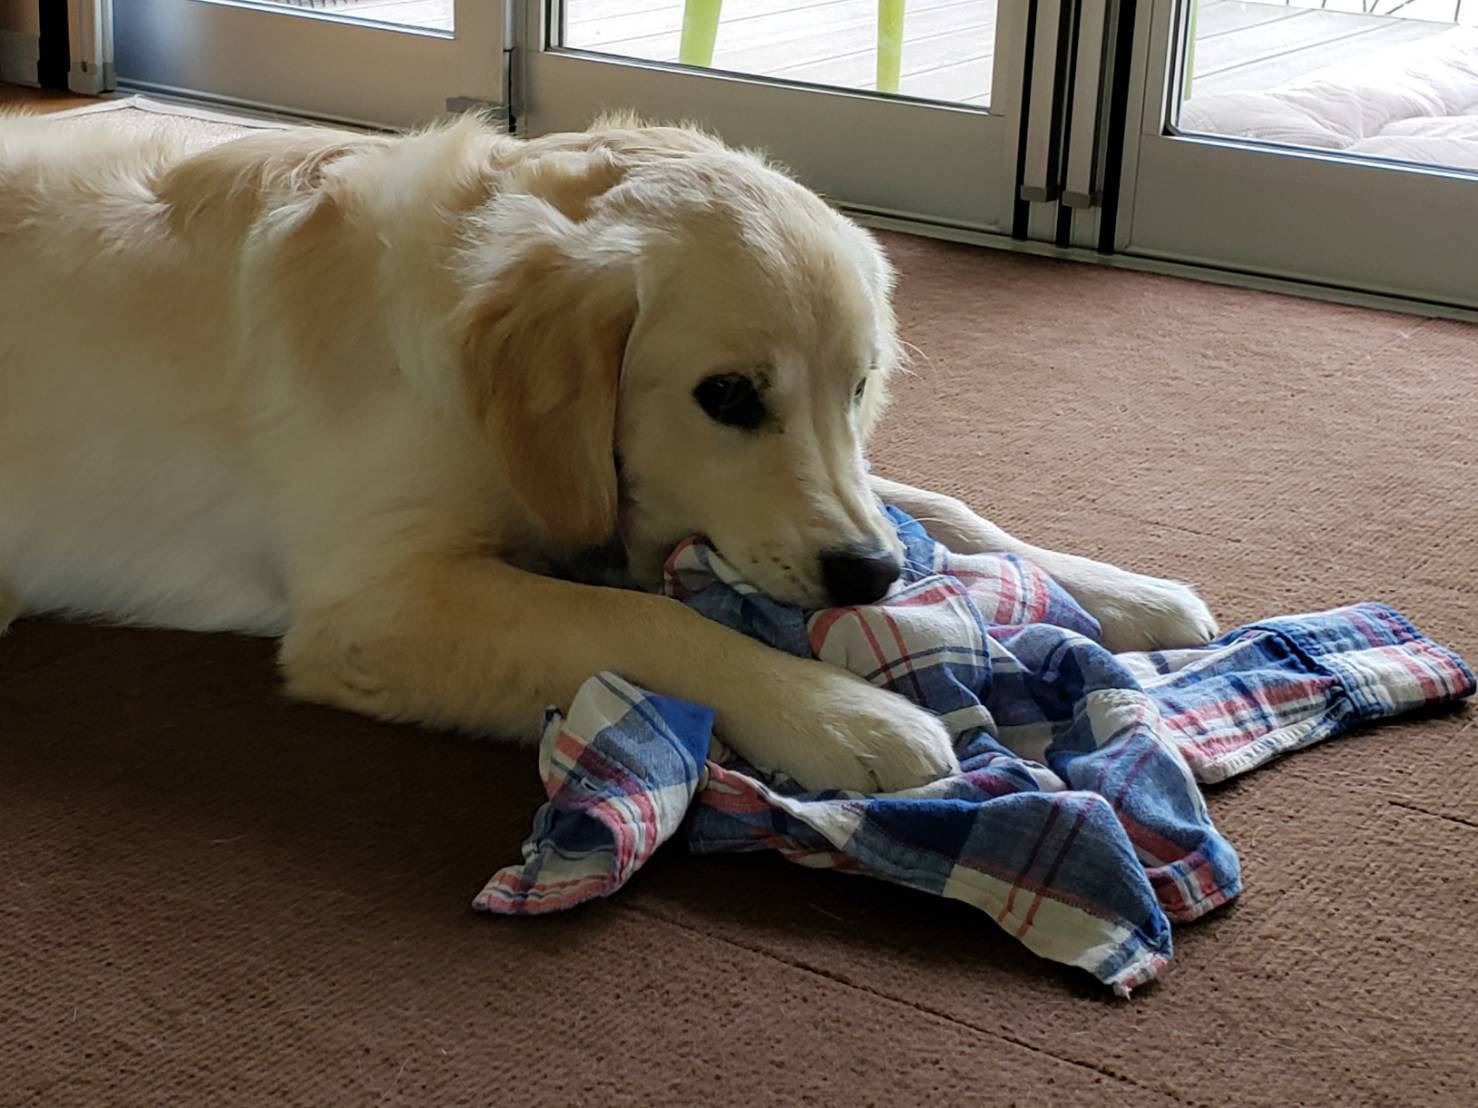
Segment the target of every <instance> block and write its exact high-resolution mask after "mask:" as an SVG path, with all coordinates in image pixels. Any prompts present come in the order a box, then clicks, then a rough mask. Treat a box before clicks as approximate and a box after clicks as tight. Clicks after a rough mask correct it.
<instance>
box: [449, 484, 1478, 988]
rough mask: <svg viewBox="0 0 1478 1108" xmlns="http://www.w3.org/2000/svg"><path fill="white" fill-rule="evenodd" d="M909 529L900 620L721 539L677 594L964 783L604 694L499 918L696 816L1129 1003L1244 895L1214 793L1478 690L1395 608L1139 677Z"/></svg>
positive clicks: (573, 900)
mask: <svg viewBox="0 0 1478 1108" xmlns="http://www.w3.org/2000/svg"><path fill="white" fill-rule="evenodd" d="M888 510H889V512H890V514H891V515H892V517H893V520H894V522H895V524H896V526H897V527H898V531H899V534H900V536H901V537H902V538H903V540H904V545H905V550H906V553H907V558H906V570H905V573H904V577H903V580H902V582H901V584H900V587H897V588H895V590H894V591H893V592H892V593H891V594H890V595H889V596H888V597H887V598H886V599H885V600H883V601H882V602H881V603H879V604H877V605H872V606H867V607H858V608H838V609H828V610H823V611H818V612H812V613H805V612H802V611H800V610H798V609H795V608H789V607H786V606H784V605H780V604H777V603H776V602H774V601H772V600H770V599H769V598H768V597H766V596H764V595H763V594H761V593H759V592H758V591H757V590H755V589H754V588H753V587H751V586H750V585H748V584H747V583H746V582H744V581H743V580H742V579H741V578H740V577H739V576H738V574H737V573H736V572H735V571H734V570H733V568H732V567H730V566H729V565H727V564H726V563H725V562H724V561H723V560H722V559H720V558H719V557H718V555H717V554H716V553H715V552H714V551H713V550H712V549H711V548H709V547H707V546H705V545H704V544H702V543H701V542H698V541H696V540H689V541H687V542H685V543H683V544H682V545H681V546H679V547H678V549H677V550H676V551H675V552H674V553H673V555H672V557H671V558H670V559H669V561H668V566H667V583H666V588H667V591H668V592H669V593H670V594H671V595H673V596H676V597H679V598H681V599H682V600H684V601H685V602H686V603H688V604H690V605H692V606H693V607H695V608H697V609H698V610H700V611H702V612H704V613H705V614H707V615H708V616H710V617H711V618H714V619H717V620H719V621H721V622H723V623H725V624H727V625H728V626H730V627H735V628H738V629H740V630H742V631H744V632H746V633H748V634H750V635H753V636H755V637H756V638H759V639H761V640H763V641H765V642H767V643H770V644H771V645H773V646H775V647H777V648H779V649H782V650H788V651H790V652H791V653H794V654H799V655H803V656H812V655H814V656H815V657H818V658H822V659H825V660H826V661H830V662H833V663H836V664H838V665H842V666H845V667H847V668H848V669H850V670H852V671H853V672H855V673H858V674H861V675H863V676H865V677H866V678H867V679H868V680H870V681H872V682H873V683H875V684H878V685H882V686H884V687H886V688H889V689H891V690H893V691H895V692H897V693H900V694H901V695H903V696H906V697H908V698H909V699H910V700H913V701H914V702H916V703H918V704H920V705H922V706H924V707H926V708H928V709H929V710H931V711H933V712H935V713H936V714H938V715H939V716H940V718H941V719H942V720H943V721H944V722H945V723H946V725H947V726H948V727H949V728H950V729H951V731H952V732H953V734H954V737H955V744H956V750H957V751H958V752H959V755H960V762H961V772H960V774H959V775H958V776H953V777H949V778H945V779H943V780H940V781H936V782H933V783H932V784H929V785H926V786H924V787H921V788H917V789H912V790H909V791H907V792H901V793H892V794H887V795H879V796H864V795H859V794H854V793H844V792H837V791H831V792H824V793H806V792H804V791H802V790H801V789H800V788H799V787H798V786H796V785H795V784H794V783H793V782H791V781H789V780H788V779H786V778H784V777H783V776H780V775H775V774H763V773H760V772H759V771H757V770H755V769H754V768H753V767H751V766H748V765H746V764H744V763H743V762H742V761H740V760H739V759H737V758H736V757H735V756H734V755H733V754H732V753H730V752H728V751H726V750H725V749H724V748H723V747H722V744H721V743H719V742H718V741H717V740H716V739H714V738H713V737H712V735H711V730H712V725H713V715H712V713H711V712H710V711H709V710H708V709H706V708H701V707H697V706H694V705H691V704H685V703H683V702H681V701H676V700H672V699H670V698H667V697H662V696H657V695H655V694H653V693H649V692H646V691H644V690H642V689H639V688H637V687H636V686H634V685H631V684H629V683H628V682H626V681H624V680H622V679H621V678H620V677H619V676H617V675H615V674H611V673H602V674H598V675H596V676H594V677H592V678H590V679H589V681H587V682H586V684H585V685H584V686H583V687H582V688H581V690H580V692H579V694H578V695H577V696H576V697H575V700H574V702H573V704H572V705H571V707H570V710H569V713H568V715H562V714H560V713H558V712H553V711H551V712H550V713H548V715H547V720H546V727H545V730H544V737H543V742H542V744H541V749H540V773H541V775H542V777H543V779H544V782H545V786H546V789H547V791H548V794H549V802H548V803H547V804H545V805H544V806H543V807H542V808H541V809H540V811H539V813H538V815H537V817H536V818H535V823H534V829H533V833H532V835H531V836H530V838H529V840H528V841H527V842H526V843H525V845H524V862H523V864H522V865H517V866H510V867H508V868H506V869H504V870H501V871H499V872H498V873H497V874H496V875H494V877H493V878H492V880H491V881H489V882H488V885H487V887H486V888H484V889H483V891H482V892H481V893H480V894H479V895H478V897H477V899H476V901H475V902H474V903H475V907H477V908H479V909H483V910H487V911H491V912H498V913H503V914H510V915H518V914H536V913H542V912H551V911H557V910H560V909H563V908H568V907H570V906H572V905H575V904H579V903H581V902H583V901H586V900H589V899H591V898H593V897H597V896H607V895H610V894H611V893H613V892H615V891H616V890H617V889H619V888H620V887H621V886H622V885H623V884H624V883H625V882H626V881H627V880H628V879H629V878H630V877H631V876H632V874H634V873H635V872H636V870H637V869H638V868H640V866H641V865H642V863H643V862H645V861H646V859H647V858H648V857H650V856H651V854H652V852H653V851H654V850H656V848H657V847H658V846H659V845H660V844H661V843H662V842H663V841H665V840H666V839H667V838H669V837H670V836H671V835H673V834H674V833H675V832H676V831H677V830H678V829H679V827H680V826H682V825H683V824H684V821H685V820H686V828H687V835H686V837H687V843H688V846H689V848H690V849H691V850H692V851H693V852H695V853H700V854H703V853H712V852H716V851H737V850H778V851H779V852H780V853H781V854H782V855H784V856H785V857H787V858H789V859H790V860H792V861H794V862H799V863H800V864H802V865H807V866H814V867H817V868H824V869H833V870H839V871H842V872H848V873H859V874H867V875H870V876H873V877H878V878H882V879H883V880H885V881H891V882H894V883H896V884H899V885H905V886H908V887H909V888H913V889H918V890H921V891H924V892H928V893H933V894H935V895H939V896H946V897H951V898H953V899H956V900H962V901H964V902H966V903H968V904H973V905H975V906H976V907H977V908H980V909H981V910H983V911H984V912H986V913H988V914H989V915H990V916H991V918H992V919H994V920H995V921H996V922H997V923H998V924H999V925H1000V926H1002V927H1004V928H1005V929H1006V930H1007V931H1009V932H1010V933H1011V934H1012V935H1014V936H1016V938H1017V939H1019V940H1020V941H1021V942H1022V943H1024V944H1025V945H1026V946H1027V947H1029V948H1030V949H1031V950H1033V951H1035V952H1036V953H1037V954H1039V955H1041V956H1043V957H1046V958H1051V959H1054V960H1056V961H1059V962H1065V963H1068V964H1071V965H1075V966H1080V967H1082V968H1083V969H1086V970H1087V971H1088V972H1090V973H1092V974H1093V975H1094V976H1096V977H1097V978H1098V979H1099V980H1101V981H1103V982H1104V983H1106V984H1108V985H1110V986H1111V987H1112V988H1113V989H1114V990H1115V991H1116V992H1118V993H1119V994H1120V995H1124V996H1127V995H1128V994H1129V991H1130V990H1131V989H1133V988H1134V987H1135V986H1137V985H1140V984H1142V983H1144V982H1147V981H1150V980H1152V979H1154V978H1155V977H1157V976H1159V975H1160V973H1161V972H1162V971H1163V969H1164V968H1165V966H1166V965H1167V963H1168V961H1169V959H1170V956H1171V937H1170V925H1171V923H1172V922H1175V923H1184V922H1188V921H1190V920H1194V919H1197V918H1199V917H1200V916H1202V915H1205V914H1206V913H1207V912H1209V911H1211V910H1212V909H1214V908H1216V907H1217V906H1219V905H1221V904H1224V903H1226V902H1227V901H1228V900H1230V899H1232V898H1233V897H1235V896H1236V895H1237V894H1238V893H1239V892H1240V891H1241V874H1240V869H1239V866H1238V862H1237V855H1236V852H1235V851H1234V850H1233V849H1232V847H1231V845H1230V844H1229V843H1228V842H1227V841H1226V839H1225V838H1223V837H1222V835H1221V834H1220V833H1219V832H1218V831H1217V830H1216V827H1215V826H1214V825H1213V823H1212V821H1211V817H1210V815H1209V814H1208V813H1207V810H1206V804H1205V802H1204V800H1203V798H1202V796H1201V791H1200V788H1199V787H1198V784H1197V782H1198V781H1199V782H1213V781H1221V780H1224V779H1226V778H1228V777H1231V776H1233V775H1236V774H1239V773H1245V772H1247V771H1248V770H1250V769H1253V768H1254V767H1256V766H1259V765H1261V764H1263V763H1264V762H1266V761H1268V760H1269V759H1270V758H1273V757H1276V756H1277V755H1279V754H1282V753H1285V752H1287V751H1290V750H1296V749H1299V748H1301V747H1304V746H1308V745H1309V744H1311V743H1315V742H1319V741H1321V740H1323V739H1327V738H1330V737H1332V736H1334V735H1337V734H1340V733H1341V732H1343V731H1345V730H1347V729H1349V728H1350V727H1351V726H1352V725H1354V724H1356V723H1360V722H1363V721H1368V720H1376V719H1382V718H1386V717H1389V716H1394V715H1397V714H1399V713H1402V712H1406V711H1410V710H1412V709H1414V708H1418V707H1421V706H1423V705H1428V704H1434V703H1438V702H1441V701H1446V700H1453V699H1456V698H1460V697H1465V696H1468V695H1470V694H1472V692H1473V691H1474V678H1473V674H1472V672H1471V671H1470V670H1469V669H1468V668H1467V666H1466V665H1464V664H1463V662H1462V660H1461V659H1460V658H1458V656H1457V655H1456V654H1454V653H1452V652H1451V651H1449V650H1446V649H1444V648H1443V647H1441V646H1438V645H1436V644H1435V643H1433V642H1431V641H1430V640H1428V639H1426V638H1425V637H1424V636H1422V635H1421V634H1420V633H1419V632H1418V631H1417V630H1416V629H1415V628H1414V627H1413V626H1412V625H1411V624H1410V623H1408V622H1407V621H1406V620H1405V619H1404V618H1403V617H1402V616H1401V615H1400V614H1398V613H1397V612H1395V611H1394V610H1392V609H1390V608H1388V607H1385V606H1383V605H1378V604H1359V605H1355V606H1352V607H1347V608H1339V609H1336V610H1334V611H1329V612H1322V613H1318V614H1313V615H1303V616H1288V617H1282V618H1278V619H1272V620H1267V621H1264V622H1261V623H1255V624H1251V625H1249V626H1247V627H1242V628H1239V629H1237V630H1235V631H1231V632H1229V633H1227V634H1225V635H1223V636H1222V637H1221V638H1219V639H1217V640H1216V641H1215V642H1213V643H1211V644H1209V645H1208V646H1205V647H1200V648H1196V649H1190V650H1173V651H1156V652H1150V653H1138V654H1121V655H1114V654H1111V653H1109V652H1108V651H1107V650H1105V649H1104V648H1103V647H1102V646H1100V645H1099V644H1098V643H1097V642H1096V641H1095V639H1096V638H1097V635H1098V627H1097V624H1096V623H1095V622H1094V620H1093V619H1092V617H1091V616H1089V615H1088V614H1087V613H1086V612H1084V611H1083V610H1082V609H1081V608H1080V607H1079V606H1078V605H1077V604H1076V603H1075V602H1074V601H1073V600H1072V598H1071V597H1070V596H1069V595H1068V594H1067V593H1066V592H1065V591H1064V590H1062V589H1061V588H1060V587H1059V586H1058V585H1056V584H1055V583H1054V582H1053V581H1052V580H1051V579H1050V578H1048V577H1047V575H1046V574H1044V573H1043V572H1042V571H1041V570H1040V569H1037V568H1036V567H1035V566H1033V565H1031V564H1030V563H1028V562H1025V561H1022V560H1021V559H1019V558H1016V557H1013V556H1011V555H970V556H964V555H957V554H953V553H951V552H949V551H948V550H946V549H944V547H943V546H941V545H939V544H938V543H935V542H934V541H933V540H932V539H930V538H929V536H928V535H927V534H926V533H925V531H924V529H923V528H922V527H921V526H920V525H919V524H918V523H917V522H915V521H913V520H911V519H909V517H907V516H906V515H904V514H903V513H902V512H898V511H896V510H895V509H891V508H890V509H888Z"/></svg>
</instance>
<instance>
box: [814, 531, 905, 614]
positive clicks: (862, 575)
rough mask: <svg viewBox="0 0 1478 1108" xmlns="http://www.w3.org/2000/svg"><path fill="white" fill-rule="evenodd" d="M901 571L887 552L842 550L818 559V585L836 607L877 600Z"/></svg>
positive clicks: (861, 547) (874, 549)
mask: <svg viewBox="0 0 1478 1108" xmlns="http://www.w3.org/2000/svg"><path fill="white" fill-rule="evenodd" d="M902 572H903V567H902V566H901V565H899V564H898V559H897V558H895V557H893V555H892V554H890V553H888V552H887V551H886V550H880V549H876V548H871V547H865V546H845V547H838V548H837V549H835V550H828V551H827V552H826V553H825V554H823V555H821V583H822V584H823V585H825V586H826V594H827V595H828V596H830V597H831V602H832V603H833V604H835V605H837V606H838V607H846V606H847V605H849V604H871V603H872V602H873V601H874V600H880V599H881V598H882V597H883V596H884V595H885V594H886V593H887V591H888V586H889V585H891V584H892V583H893V582H894V581H896V580H898V575H899V574H900V573H902Z"/></svg>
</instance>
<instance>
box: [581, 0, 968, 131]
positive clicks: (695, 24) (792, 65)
mask: <svg viewBox="0 0 1478 1108" xmlns="http://www.w3.org/2000/svg"><path fill="white" fill-rule="evenodd" d="M561 14H562V17H563V27H562V34H561V38H560V41H561V42H562V43H563V44H564V45H565V46H567V47H569V48H571V49H575V50H586V51H591V52H594V53H601V54H608V55H612V56H618V57H625V58H639V59H642V60H645V61H652V62H667V63H681V64H684V65H694V66H703V67H710V68H713V69H719V70H724V71H726V72H730V73H743V74H748V75H751V76H756V77H770V78H774V79H776V80H781V81H792V82H800V83H803V84H813V85H824V86H828V87H831V88H841V89H852V90H859V91H864V92H884V93H894V94H898V95H903V96H910V97H915V98H918V99H924V100H941V101H946V102H948V103H955V104H973V105H978V106H981V107H984V106H985V105H987V104H988V103H989V100H990V83H991V74H992V69H993V62H994V50H995V38H996V36H995V29H996V0H912V2H910V3H908V4H906V5H905V3H904V0H686V2H685V0H655V2H654V0H566V2H565V4H564V5H563V7H562V10H561Z"/></svg>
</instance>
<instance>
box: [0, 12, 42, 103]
mask: <svg viewBox="0 0 1478 1108" xmlns="http://www.w3.org/2000/svg"><path fill="white" fill-rule="evenodd" d="M37 10H38V5H37V3H36V0H0V81H10V82H12V83H14V84H18V85H34V84H35V83H36V52H37V46H38V44H39V40H40V34H41V23H40V16H39V15H38V14H37Z"/></svg>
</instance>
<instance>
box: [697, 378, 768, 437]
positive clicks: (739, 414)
mask: <svg viewBox="0 0 1478 1108" xmlns="http://www.w3.org/2000/svg"><path fill="white" fill-rule="evenodd" d="M693 399H694V400H696V401H698V404H699V406H700V407H701V408H702V409H703V410H704V411H705V412H707V413H708V415H709V417H710V418H712V419H715V420H717V421H718V422H719V423H724V424H728V425H729V426H730V427H742V428H743V429H744V430H746V431H753V430H754V429H755V428H756V427H758V426H759V425H760V424H761V423H763V422H764V421H765V402H764V401H763V400H762V399H760V394H759V390H758V389H756V388H755V387H754V382H753V381H751V380H750V379H749V378H748V377H745V376H744V375H743V374H742V373H720V374H716V375H715V376H713V377H705V378H704V379H703V380H702V381H700V382H698V387H697V388H695V389H694V390H693Z"/></svg>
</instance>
